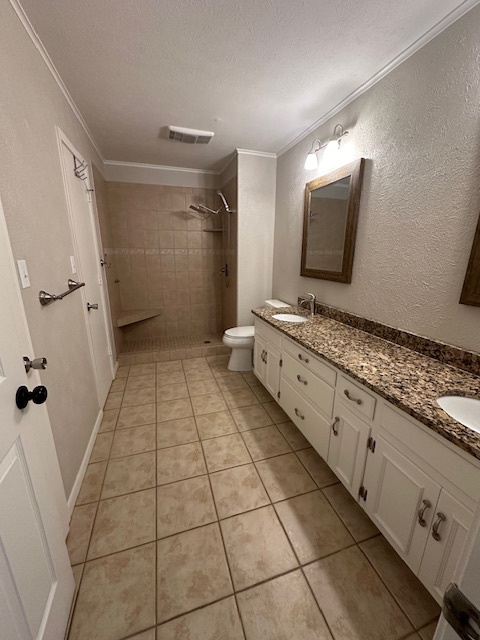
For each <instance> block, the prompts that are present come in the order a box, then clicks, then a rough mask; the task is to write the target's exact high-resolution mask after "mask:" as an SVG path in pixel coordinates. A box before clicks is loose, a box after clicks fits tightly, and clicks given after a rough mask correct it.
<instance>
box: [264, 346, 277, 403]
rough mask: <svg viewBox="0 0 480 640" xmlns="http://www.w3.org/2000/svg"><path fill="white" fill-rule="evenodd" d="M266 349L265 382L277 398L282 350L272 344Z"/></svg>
mask: <svg viewBox="0 0 480 640" xmlns="http://www.w3.org/2000/svg"><path fill="white" fill-rule="evenodd" d="M266 350H267V353H266V355H265V360H266V366H265V381H264V383H263V384H264V385H265V387H266V389H267V390H268V391H270V393H271V394H272V396H273V397H274V398H275V400H277V398H278V392H279V390H280V359H281V357H282V356H281V353H280V351H279V350H278V349H275V347H272V346H271V345H270V344H267V347H266Z"/></svg>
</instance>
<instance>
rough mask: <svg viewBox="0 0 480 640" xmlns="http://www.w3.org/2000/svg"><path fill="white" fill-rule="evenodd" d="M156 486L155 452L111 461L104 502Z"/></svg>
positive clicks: (104, 485)
mask: <svg viewBox="0 0 480 640" xmlns="http://www.w3.org/2000/svg"><path fill="white" fill-rule="evenodd" d="M154 486H155V451H150V452H148V453H139V454H137V455H134V456H129V457H128V458H118V459H116V460H110V462H109V463H108V468H107V473H106V474H105V482H104V484H103V489H102V496H101V497H102V500H104V499H105V498H113V497H115V496H120V495H124V494H126V493H132V492H133V491H141V490H142V489H150V488H151V487H154Z"/></svg>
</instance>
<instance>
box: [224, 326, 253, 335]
mask: <svg viewBox="0 0 480 640" xmlns="http://www.w3.org/2000/svg"><path fill="white" fill-rule="evenodd" d="M254 332H255V327H254V326H253V325H252V326H251V327H233V328H232V329H227V330H226V331H225V335H226V336H229V337H230V338H253V335H254Z"/></svg>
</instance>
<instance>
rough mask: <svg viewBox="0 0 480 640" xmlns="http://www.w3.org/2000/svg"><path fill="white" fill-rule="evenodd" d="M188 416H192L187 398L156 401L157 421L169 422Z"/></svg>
mask: <svg viewBox="0 0 480 640" xmlns="http://www.w3.org/2000/svg"><path fill="white" fill-rule="evenodd" d="M189 416H193V411H192V405H191V403H190V400H189V398H180V399H179V400H166V401H165V402H157V422H169V421H170V420H178V419H180V418H188V417H189Z"/></svg>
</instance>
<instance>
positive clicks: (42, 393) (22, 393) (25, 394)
mask: <svg viewBox="0 0 480 640" xmlns="http://www.w3.org/2000/svg"><path fill="white" fill-rule="evenodd" d="M47 396H48V392H47V387H44V386H43V385H40V386H38V387H35V389H34V390H33V391H29V390H28V387H24V386H22V387H18V389H17V393H16V395H15V404H16V405H17V407H18V408H19V409H25V407H26V406H27V404H28V403H29V402H30V400H32V401H33V402H34V403H35V404H43V403H44V402H45V400H46V399H47Z"/></svg>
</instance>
